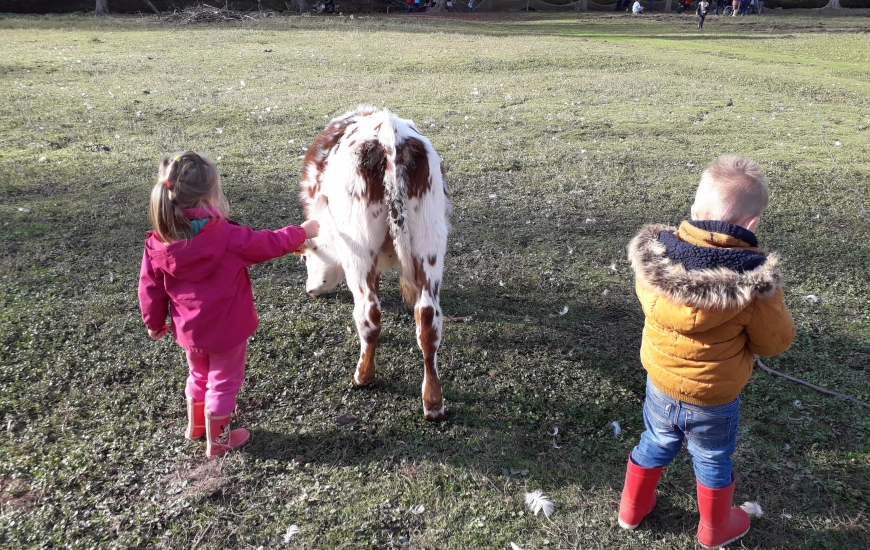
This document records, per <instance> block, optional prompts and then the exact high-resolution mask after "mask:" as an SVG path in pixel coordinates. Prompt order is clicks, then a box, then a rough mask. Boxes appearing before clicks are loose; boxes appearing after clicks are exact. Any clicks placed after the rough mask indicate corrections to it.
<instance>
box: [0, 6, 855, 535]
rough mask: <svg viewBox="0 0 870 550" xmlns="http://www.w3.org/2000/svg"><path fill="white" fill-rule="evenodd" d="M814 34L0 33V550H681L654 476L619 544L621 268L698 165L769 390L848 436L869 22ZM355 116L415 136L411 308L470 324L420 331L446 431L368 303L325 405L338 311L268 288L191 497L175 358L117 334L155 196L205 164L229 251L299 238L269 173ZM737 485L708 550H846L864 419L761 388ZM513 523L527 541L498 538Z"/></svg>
mask: <svg viewBox="0 0 870 550" xmlns="http://www.w3.org/2000/svg"><path fill="white" fill-rule="evenodd" d="M844 11H847V13H846V14H845V15H840V16H831V15H830V14H828V13H824V12H819V11H808V12H804V13H801V12H782V11H777V12H774V13H771V14H770V15H768V16H764V17H751V18H745V19H731V18H728V19H725V20H722V19H719V18H717V17H715V16H711V17H709V18H708V22H707V24H706V28H705V31H704V32H703V33H699V32H698V31H697V30H696V28H695V26H696V24H695V20H694V18H689V17H679V16H676V15H673V16H665V15H658V16H654V17H649V18H647V17H630V16H612V15H610V14H580V15H579V16H578V15H577V14H573V13H571V14H559V15H518V14H489V15H487V14H482V15H480V16H479V17H478V18H475V19H472V18H471V17H467V16H465V17H455V18H447V17H437V16H436V17H431V16H430V17H424V16H420V17H414V16H412V17H392V16H389V17H387V16H370V17H368V16H367V17H355V18H354V19H350V18H348V17H341V18H339V17H332V18H313V17H287V18H284V17H279V18H273V19H268V20H264V21H260V22H254V23H249V24H245V25H242V26H209V27H195V28H191V27H170V26H166V25H161V24H159V23H157V22H156V21H155V20H154V19H152V18H108V19H106V20H101V21H98V20H95V19H91V18H85V17H45V18H24V17H14V18H11V17H6V18H2V17H0V34H2V36H3V38H2V40H0V295H2V302H0V413H2V425H0V429H2V430H3V432H2V434H3V439H2V442H0V546H2V547H4V548H37V547H47V548H48V547H66V548H85V547H100V548H111V547H117V548H133V547H148V548H220V547H232V548H261V547H262V548H274V547H286V548H309V549H312V548H318V549H331V548H343V549H350V548H354V549H356V548H403V547H406V548H417V549H444V550H446V549H457V550H472V549H490V548H498V549H504V548H509V547H510V542H515V543H516V544H518V545H519V546H521V547H522V548H525V549H526V550H532V549H535V550H538V549H544V548H551V549H555V548H565V549H580V548H584V549H589V548H603V549H629V548H643V549H645V550H659V549H671V548H694V547H695V542H694V534H695V528H696V524H697V506H696V503H695V493H694V476H693V473H692V468H691V463H690V462H689V460H688V458H687V455H686V454H685V453H683V454H682V455H681V456H680V458H678V459H677V461H676V462H675V463H674V464H673V465H672V466H670V467H669V468H667V469H666V471H665V474H664V476H663V478H662V482H661V483H660V485H659V493H658V495H659V504H658V506H657V508H656V510H655V511H654V512H653V513H652V514H651V515H650V516H649V517H648V518H647V519H646V520H645V521H644V523H643V524H642V526H641V528H639V529H638V530H637V531H636V532H633V533H629V532H625V531H623V530H621V529H620V528H619V527H618V526H617V523H616V512H617V507H618V499H619V492H620V491H621V488H622V481H623V475H624V466H625V461H626V457H627V455H628V453H629V451H630V450H631V448H632V447H633V446H634V445H635V443H636V441H637V439H638V436H639V434H640V431H641V430H642V427H643V424H642V417H641V404H642V402H643V397H644V382H645V375H644V371H643V369H642V367H641V365H640V361H639V357H638V349H639V344H640V333H641V328H642V325H643V316H642V312H641V309H640V307H639V304H638V303H637V300H636V298H635V296H634V292H633V279H632V275H631V270H630V268H629V265H628V263H627V261H626V254H625V245H626V244H627V242H628V241H629V239H630V238H631V237H632V236H633V235H634V234H635V232H636V231H637V230H638V228H639V227H640V226H641V225H642V224H644V223H650V222H663V223H672V224H678V223H679V222H680V220H681V219H683V218H684V217H686V216H687V215H688V212H689V206H690V204H691V201H692V194H693V192H694V186H695V184H696V182H697V180H698V178H699V175H700V172H701V170H702V169H703V167H704V166H705V165H706V163H707V162H709V160H710V159H712V158H713V157H714V156H716V155H717V154H720V153H739V154H746V155H749V156H752V157H754V158H756V159H757V160H758V161H759V162H760V163H761V165H762V167H763V169H764V170H765V172H766V174H767V175H768V179H769V181H770V183H771V188H772V193H773V195H772V201H771V206H770V208H769V210H768V212H767V214H766V215H765V217H764V218H763V219H762V223H761V226H760V229H759V232H758V235H759V238H760V240H761V242H762V243H763V244H765V245H766V246H768V247H770V248H773V249H776V250H778V251H780V252H781V254H782V256H783V257H784V260H785V261H784V271H785V274H786V278H787V285H788V286H787V288H786V302H787V303H788V306H789V308H790V309H791V311H792V313H793V315H794V318H795V323H796V327H797V332H798V336H797V339H796V341H795V343H794V345H793V346H792V348H791V349H790V350H789V351H788V352H786V353H784V354H783V355H781V356H780V357H777V358H771V359H768V360H766V364H767V365H769V366H770V367H772V368H775V369H778V370H780V371H783V372H786V373H789V374H791V375H794V376H797V377H800V378H803V379H805V380H807V381H810V382H813V383H816V384H819V385H822V386H825V387H828V388H830V389H833V390H837V391H840V392H844V393H847V394H851V395H854V396H856V397H857V398H858V399H861V400H862V401H870V324H868V322H870V305H868V300H870V278H868V272H870V271H868V269H870V244H868V236H870V223H868V221H870V220H867V219H865V218H870V213H865V212H864V211H863V208H864V207H868V208H870V186H868V182H870V164H868V159H870V132H868V127H870V61H868V60H870V33H868V29H870V18H868V13H867V12H858V11H848V10H844ZM360 103H370V104H375V105H384V106H387V107H389V108H390V109H391V110H393V111H394V112H396V113H398V114H399V115H401V116H403V117H406V118H411V119H413V120H414V121H416V122H417V124H418V125H419V127H420V128H421V130H422V131H424V133H426V134H427V135H428V136H429V137H430V138H431V139H432V141H433V143H434V145H435V147H436V149H437V150H438V151H439V152H440V154H441V156H442V158H443V159H444V162H445V164H446V165H447V166H448V168H449V172H448V174H447V182H448V186H449V188H450V190H451V195H452V199H453V205H454V214H453V217H452V223H453V230H452V234H451V239H450V245H449V251H448V258H447V267H446V271H445V284H444V287H443V291H442V306H443V308H444V311H445V315H448V316H453V317H467V316H470V317H471V320H470V321H469V322H466V323H447V324H445V328H444V341H443V344H442V347H441V353H440V363H441V372H442V377H443V381H444V384H445V396H446V404H447V412H448V421H447V422H446V423H443V424H437V425H433V424H430V423H426V422H425V421H424V420H423V416H422V411H421V406H420V389H419V388H420V381H421V379H422V361H421V358H420V353H419V350H417V348H416V345H415V343H414V332H413V316H412V314H411V312H410V311H409V310H407V309H406V308H405V307H404V306H402V305H401V301H400V298H399V292H398V288H397V284H396V282H397V281H396V277H395V276H392V277H388V278H387V279H386V280H384V281H382V284H381V288H382V302H383V304H384V316H383V319H384V331H383V334H382V337H381V348H380V350H379V373H378V380H377V381H376V383H375V384H374V385H373V386H372V387H370V388H367V389H364V390H355V389H352V387H351V384H350V378H351V375H352V371H353V366H354V364H355V362H356V357H357V353H358V349H359V348H358V341H357V337H356V334H355V333H354V332H353V331H352V330H351V327H352V319H351V311H352V308H353V303H352V298H351V296H350V293H349V292H348V291H347V289H346V288H345V287H343V286H340V287H339V289H338V290H336V291H335V292H333V293H331V294H329V295H328V296H325V297H322V298H319V299H309V298H308V297H307V296H305V294H304V288H303V286H304V280H305V273H304V268H303V266H302V265H301V264H299V263H298V262H297V261H296V260H295V259H294V258H293V257H288V258H282V259H279V260H275V261H272V262H269V263H267V264H263V265H260V266H255V267H253V268H252V269H251V276H252V278H253V283H254V294H255V298H256V302H257V306H258V311H259V314H260V321H261V326H260V329H259V330H258V331H257V333H256V334H255V335H254V337H253V338H252V339H251V341H250V346H249V360H248V376H247V380H246V383H245V386H244V387H243V390H242V392H241V394H240V399H239V415H238V421H239V423H240V424H241V425H244V426H247V427H249V428H250V429H251V430H252V432H253V443H252V444H251V445H249V446H248V447H246V448H245V449H244V450H243V451H242V452H238V453H234V454H230V455H227V456H226V458H225V459H222V460H218V461H210V462H207V461H206V460H205V459H204V457H203V453H202V451H201V450H200V448H199V446H198V444H196V443H192V442H189V441H186V440H185V439H183V437H182V435H183V429H184V417H183V415H184V408H183V387H184V379H185V377H186V367H185V365H184V362H183V354H182V352H181V350H180V348H178V347H177V346H176V345H175V344H174V343H172V342H171V341H170V340H169V339H165V340H163V341H160V342H157V343H154V342H152V341H150V339H149V338H148V337H147V334H146V330H145V327H144V326H143V324H142V322H141V319H140V315H139V308H138V302H137V299H136V284H137V277H138V269H139V263H140V260H141V254H142V241H143V239H144V235H145V232H146V230H147V229H148V228H149V226H148V221H147V215H146V205H147V200H148V193H149V189H150V187H151V185H152V184H153V182H154V179H155V176H156V168H157V163H158V161H159V159H160V158H162V157H163V156H164V155H167V154H169V153H172V152H174V151H176V150H179V149H184V148H190V149H195V150H197V151H201V152H204V153H207V154H209V155H210V156H212V158H214V159H215V160H216V161H217V163H218V165H219V167H220V168H221V172H222V175H223V181H224V189H225V190H226V193H227V195H228V198H229V201H230V203H231V206H232V215H233V217H234V218H235V219H236V220H238V221H239V222H241V223H243V224H247V225H251V226H254V227H255V228H261V227H269V228H277V227H280V226H283V225H287V224H298V223H300V222H301V221H302V218H301V212H300V209H299V206H298V201H297V199H296V185H297V183H298V180H299V177H300V174H299V171H300V167H301V155H302V154H303V153H304V151H305V149H306V148H307V146H308V145H309V144H310V143H311V141H312V140H313V138H314V136H316V135H317V133H318V132H319V130H320V129H322V128H323V127H324V125H325V124H326V122H327V121H328V119H329V118H331V117H333V116H336V115H338V114H341V113H343V112H344V111H346V110H348V109H351V108H354V107H355V106H356V105H358V104H360ZM811 295H812V296H815V297H817V298H818V301H814V300H812V299H808V298H807V297H808V296H811ZM565 306H567V307H568V311H567V313H565V314H564V315H560V314H559V313H560V312H561V311H563V308H564V307H565ZM796 400H799V403H797V404H796ZM346 413H350V414H353V415H355V416H356V418H357V420H356V422H354V423H351V424H349V425H346V426H338V425H337V423H336V418H337V417H339V416H340V415H343V414H346ZM613 420H618V421H619V422H620V423H621V425H622V428H623V433H622V435H621V436H620V437H614V434H613V431H612V430H611V429H609V428H608V426H607V425H608V423H610V422H611V421H613ZM554 427H558V434H557V435H556V436H554V437H553V436H550V435H549V434H550V433H551V432H552V431H553V429H554ZM735 464H736V465H735V468H736V471H737V474H738V485H737V491H736V493H735V501H736V503H738V504H739V503H742V502H744V501H758V502H759V503H760V505H761V506H762V508H763V509H764V510H765V515H764V516H763V517H762V518H760V519H756V520H754V522H753V528H752V530H751V531H750V532H749V534H748V535H747V536H746V537H744V538H743V539H742V542H741V543H739V544H736V545H733V546H734V547H743V548H751V549H771V548H782V549H795V548H810V549H816V548H848V549H863V548H868V547H870V519H868V513H870V499H868V494H870V411H868V410H867V409H861V408H859V407H857V406H854V405H851V404H849V403H847V402H845V401H843V400H839V399H836V398H832V397H826V396H823V395H821V394H819V393H816V392H813V391H811V390H809V389H806V388H802V387H800V386H797V385H795V384H793V383H791V382H788V381H785V380H783V379H779V378H772V377H770V376H768V375H767V374H765V373H763V372H761V371H757V372H756V374H755V375H754V376H753V378H752V380H751V381H750V383H749V385H748V386H747V387H746V389H745V393H744V401H743V407H742V419H741V426H740V430H739V441H738V450H737V453H736V455H735ZM535 489H541V490H543V491H544V492H546V493H547V494H548V495H550V496H551V498H552V500H553V502H554V503H555V505H556V511H555V513H554V514H553V515H552V516H550V517H549V518H544V517H543V515H542V514H539V515H538V516H535V515H532V514H531V513H530V512H529V511H528V510H527V509H525V507H524V505H523V497H524V493H525V492H526V491H532V490H535ZM419 505H422V506H423V508H424V511H422V513H415V512H420V509H419V508H415V509H414V510H413V511H412V510H411V509H412V507H417V506H419ZM291 524H296V525H298V526H299V528H300V529H301V531H300V533H299V534H298V535H296V536H295V537H293V538H292V539H290V541H289V543H287V544H285V543H284V540H283V536H284V533H285V531H286V529H287V527H288V526H290V525H291ZM741 544H742V546H741Z"/></svg>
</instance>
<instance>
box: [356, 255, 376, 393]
mask: <svg viewBox="0 0 870 550" xmlns="http://www.w3.org/2000/svg"><path fill="white" fill-rule="evenodd" d="M355 286H356V285H355ZM353 302H354V306H353V319H354V321H355V322H356V331H357V334H359V342H360V355H359V361H358V362H357V365H356V372H355V373H354V375H353V384H354V386H368V385H369V384H371V383H372V382H373V381H374V379H375V351H376V350H377V349H378V338H379V337H380V335H381V303H380V301H379V300H378V276H377V274H376V273H375V270H374V269H372V271H371V272H370V273H369V274H368V276H367V277H366V278H365V281H364V282H363V283H362V284H360V285H358V286H357V288H356V290H355V291H354V292H353Z"/></svg>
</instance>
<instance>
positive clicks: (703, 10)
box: [695, 0, 710, 31]
mask: <svg viewBox="0 0 870 550" xmlns="http://www.w3.org/2000/svg"><path fill="white" fill-rule="evenodd" d="M709 9H710V2H708V1H707V0H700V1H699V2H698V9H697V10H695V13H696V14H698V30H699V31H703V30H704V18H705V17H707V10H709Z"/></svg>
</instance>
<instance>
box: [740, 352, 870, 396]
mask: <svg viewBox="0 0 870 550" xmlns="http://www.w3.org/2000/svg"><path fill="white" fill-rule="evenodd" d="M755 362H756V363H758V366H759V367H761V369H762V370H763V371H764V372H766V373H767V374H770V375H773V376H779V377H782V378H785V379H786V380H791V381H792V382H797V383H798V384H803V385H804V386H806V387H808V388H812V389H814V390H816V391H817V392H821V393H824V394H825V395H833V396H834V397H841V398H843V399H846V400H849V401H851V402H852V403H854V404H856V405H860V406H862V407H867V408H868V409H870V403H864V402H863V401H858V400H857V399H855V398H854V397H852V396H851V395H846V394H845V393H839V392H835V391H831V390H826V389H825V388H822V387H820V386H816V385H815V384H810V383H809V382H805V381H803V380H801V379H800V378H795V377H794V376H789V375H788V374H783V373H781V372H779V371H775V370H773V369H772V368H770V367H768V366H767V365H765V364H764V363H762V362H761V357H759V356H757V355H756V356H755Z"/></svg>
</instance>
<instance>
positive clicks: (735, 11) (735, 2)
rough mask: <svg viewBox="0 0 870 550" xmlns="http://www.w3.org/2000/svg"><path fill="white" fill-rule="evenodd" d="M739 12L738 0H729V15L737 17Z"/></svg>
mask: <svg viewBox="0 0 870 550" xmlns="http://www.w3.org/2000/svg"><path fill="white" fill-rule="evenodd" d="M739 14H740V0H732V1H731V17H737V15H739Z"/></svg>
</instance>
